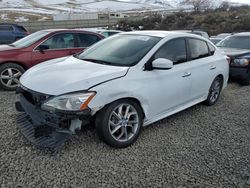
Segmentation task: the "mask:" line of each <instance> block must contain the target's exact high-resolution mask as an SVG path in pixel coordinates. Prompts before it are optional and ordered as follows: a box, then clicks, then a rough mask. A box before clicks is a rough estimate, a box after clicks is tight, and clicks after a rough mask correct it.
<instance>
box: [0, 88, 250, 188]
mask: <svg viewBox="0 0 250 188" xmlns="http://www.w3.org/2000/svg"><path fill="white" fill-rule="evenodd" d="M14 100H15V95H14V93H13V92H5V91H0V108H1V109H0V122H1V126H0V134H1V136H0V185H1V187H52V186H53V187H227V188H228V187H250V115H249V113H250V86H248V87H241V86H239V85H238V84H236V83H231V84H230V85H229V86H228V87H227V89H226V90H225V91H224V92H223V94H222V96H221V99H220V100H219V102H218V103H217V104H216V105H215V106H212V107H206V106H204V105H202V104H199V105H196V106H194V107H192V108H189V109H187V110H185V111H183V112H180V113H178V114H176V115H174V116H171V117H169V118H167V119H164V120H162V121H159V122H157V123H155V124H154V125H152V126H148V127H146V128H144V130H143V131H142V134H141V135H140V137H139V139H138V141H137V142H136V143H135V144H134V145H133V146H131V147H129V148H125V149H113V148H110V147H109V146H107V145H105V144H103V143H102V142H101V141H99V139H98V138H97V135H96V134H95V131H94V130H91V129H88V130H85V131H81V132H80V133H78V134H77V135H76V136H74V137H73V138H72V139H71V140H70V141H69V142H67V144H66V145H65V146H64V147H63V148H62V149H61V150H60V151H58V152H56V153H52V152H49V151H46V150H39V149H37V148H36V147H35V146H33V145H32V144H30V143H29V142H28V141H27V140H26V139H25V138H24V137H23V136H22V134H21V133H20V132H19V130H18V129H17V126H16V124H15V117H16V112H15V110H14V107H13V103H14Z"/></svg>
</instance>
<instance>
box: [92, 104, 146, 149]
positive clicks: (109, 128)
mask: <svg viewBox="0 0 250 188" xmlns="http://www.w3.org/2000/svg"><path fill="white" fill-rule="evenodd" d="M142 123H143V112H142V110H141V108H140V106H139V105H138V104H137V103H136V102H134V101H132V100H129V99H122V100H118V101H115V102H113V103H111V104H109V105H107V106H106V107H104V108H103V109H102V110H101V111H100V112H98V114H97V117H96V130H97V134H98V136H99V137H100V139H101V140H103V141H104V142H105V143H107V144H108V145H110V146H112V147H116V148H124V147H127V146H129V145H131V144H133V143H134V142H135V141H136V140H137V138H138V136H139V134H140V131H141V127H142Z"/></svg>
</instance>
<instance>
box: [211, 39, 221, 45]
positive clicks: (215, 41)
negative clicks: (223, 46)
mask: <svg viewBox="0 0 250 188" xmlns="http://www.w3.org/2000/svg"><path fill="white" fill-rule="evenodd" d="M209 40H210V41H211V42H212V43H213V44H215V45H216V44H217V43H218V42H220V41H221V40H222V39H221V38H214V37H211V38H209Z"/></svg>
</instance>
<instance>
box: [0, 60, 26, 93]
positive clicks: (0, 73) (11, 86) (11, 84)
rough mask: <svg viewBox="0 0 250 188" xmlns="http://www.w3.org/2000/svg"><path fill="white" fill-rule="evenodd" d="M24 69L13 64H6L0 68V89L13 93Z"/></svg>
mask: <svg viewBox="0 0 250 188" xmlns="http://www.w3.org/2000/svg"><path fill="white" fill-rule="evenodd" d="M24 71H25V70H24V68H23V67H22V66H20V65H18V64H15V63H6V64H3V65H1V66H0V87H1V88H2V89H4V90H9V91H13V90H15V89H16V87H17V86H18V84H19V79H20V77H21V76H22V74H23V73H24Z"/></svg>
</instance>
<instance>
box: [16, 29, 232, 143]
mask: <svg viewBox="0 0 250 188" xmlns="http://www.w3.org/2000/svg"><path fill="white" fill-rule="evenodd" d="M107 49H108V50H107ZM228 68H229V66H228V61H227V59H226V56H225V55H222V54H221V53H220V52H219V51H218V50H217V49H216V47H215V46H214V45H213V44H212V43H211V42H210V41H209V40H207V39H205V38H203V37H200V36H196V35H193V34H187V33H180V32H166V31H138V32H128V33H121V34H117V35H116V36H113V37H110V38H108V39H106V40H103V41H101V42H99V43H97V44H95V45H93V46H92V47H90V48H89V49H88V50H86V51H85V52H83V53H81V54H78V55H76V56H71V57H65V58H60V59H54V60H50V61H47V62H45V63H42V64H39V65H37V66H35V67H33V68H31V69H29V70H28V71H27V72H25V73H24V75H23V76H22V77H21V79H20V87H18V89H17V94H18V97H17V98H18V100H17V102H16V109H17V110H18V111H19V112H20V114H19V117H18V126H19V127H20V129H21V130H22V133H23V134H24V135H25V136H26V137H27V138H28V139H29V140H30V141H31V142H33V143H34V144H36V145H38V146H40V147H48V148H57V147H59V146H61V144H63V143H64V142H65V140H67V139H69V138H70V137H71V135H72V134H74V133H75V131H76V130H78V129H81V127H82V126H84V125H86V124H87V123H88V122H89V121H95V124H96V130H97V134H98V135H99V137H100V138H101V139H102V140H103V141H104V142H106V143H107V144H109V145H111V146H113V147H118V148H121V147H127V146H129V145H131V144H133V143H134V142H135V141H136V139H137V138H138V136H139V134H140V132H141V129H142V126H146V125H149V124H152V123H154V122H156V121H158V120H160V119H163V118H165V117H167V116H170V115H172V114H174V113H177V112H179V111H181V110H184V109H186V108H188V107H190V106H193V105H195V104H197V103H200V102H203V101H205V102H206V103H207V105H213V104H215V103H216V102H217V100H218V99H219V96H220V93H221V90H222V89H223V88H225V87H226V85H227V80H228Z"/></svg>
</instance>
